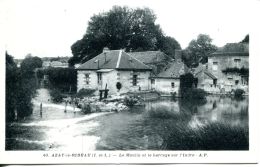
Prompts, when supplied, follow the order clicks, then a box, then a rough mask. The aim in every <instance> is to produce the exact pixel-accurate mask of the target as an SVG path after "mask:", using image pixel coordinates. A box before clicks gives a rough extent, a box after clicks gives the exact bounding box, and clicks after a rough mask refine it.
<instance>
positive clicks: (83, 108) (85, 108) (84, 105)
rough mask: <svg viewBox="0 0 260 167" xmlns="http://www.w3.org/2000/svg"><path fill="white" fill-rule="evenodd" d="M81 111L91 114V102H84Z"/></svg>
mask: <svg viewBox="0 0 260 167" xmlns="http://www.w3.org/2000/svg"><path fill="white" fill-rule="evenodd" d="M81 111H82V112H83V113H84V114H89V113H91V107H90V104H85V103H84V104H83V106H82V108H81Z"/></svg>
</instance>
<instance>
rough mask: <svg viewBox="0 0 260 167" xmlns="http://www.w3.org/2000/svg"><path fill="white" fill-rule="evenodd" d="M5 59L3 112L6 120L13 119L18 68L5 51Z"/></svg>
mask: <svg viewBox="0 0 260 167" xmlns="http://www.w3.org/2000/svg"><path fill="white" fill-rule="evenodd" d="M5 59H6V62H5V63H6V79H5V82H6V90H5V96H6V104H5V107H6V108H5V112H6V114H5V115H6V121H7V122H9V121H13V120H14V118H15V109H16V101H17V98H16V95H17V94H16V91H17V90H18V84H17V83H18V76H17V72H18V69H17V67H16V64H15V62H14V60H13V57H12V56H11V55H9V54H8V53H7V52H6V53H5Z"/></svg>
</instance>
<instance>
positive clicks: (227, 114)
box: [6, 96, 248, 152]
mask: <svg viewBox="0 0 260 167" xmlns="http://www.w3.org/2000/svg"><path fill="white" fill-rule="evenodd" d="M45 99H46V98H45ZM37 100H38V101H37ZM37 102H39V99H36V101H35V102H34V104H35V106H37V107H35V109H34V112H33V114H32V116H30V117H29V118H27V119H25V120H23V121H20V122H16V123H12V124H8V125H7V134H6V150H58V151H77V152H84V151H89V150H160V149H162V146H163V143H164V140H165V139H166V138H167V137H168V135H169V133H170V132H172V130H173V129H174V127H177V126H181V127H182V128H191V129H198V128H201V127H203V126H204V125H207V124H214V123H219V124H225V125H227V126H228V127H240V128H242V129H245V130H248V98H245V99H243V100H239V101H237V100H234V99H231V98H229V97H219V96H208V97H207V102H206V103H205V104H200V105H198V103H197V102H196V103H195V102H190V101H183V100H178V99H177V100H174V99H170V98H160V99H157V100H153V101H147V102H145V106H139V107H134V108H132V109H131V110H129V111H127V112H120V113H113V112H104V113H92V114H89V115H84V114H82V113H81V112H80V111H79V110H77V109H75V112H74V109H73V108H72V107H68V111H67V112H66V113H64V106H61V105H54V104H51V103H48V101H44V103H43V112H42V116H41V115H40V112H39V108H38V105H39V103H37Z"/></svg>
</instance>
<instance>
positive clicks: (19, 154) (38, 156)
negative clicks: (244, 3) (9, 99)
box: [0, 0, 260, 164]
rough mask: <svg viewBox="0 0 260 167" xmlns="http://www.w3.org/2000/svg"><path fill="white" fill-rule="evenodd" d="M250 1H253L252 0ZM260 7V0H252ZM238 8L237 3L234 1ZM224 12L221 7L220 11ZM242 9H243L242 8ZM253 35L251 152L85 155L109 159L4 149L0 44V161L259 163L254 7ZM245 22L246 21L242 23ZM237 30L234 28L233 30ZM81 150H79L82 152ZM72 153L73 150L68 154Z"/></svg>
mask: <svg viewBox="0 0 260 167" xmlns="http://www.w3.org/2000/svg"><path fill="white" fill-rule="evenodd" d="M250 2H251V1H250ZM252 3H255V4H256V5H258V8H259V7H260V5H259V4H260V1H257V0H256V1H252ZM234 7H235V4H234ZM220 11H221V10H220ZM241 12H243V11H241ZM251 12H252V13H251V14H252V15H251V18H248V19H250V20H252V21H251V25H248V26H250V27H251V31H250V32H249V34H250V58H249V59H250V87H249V92H250V95H249V129H250V130H249V140H250V142H249V145H250V149H249V151H90V152H84V153H85V154H87V153H91V154H97V155H98V154H113V155H117V156H112V157H110V158H104V157H103V158H99V157H63V158H62V157H54V158H53V157H44V154H46V153H47V154H49V155H52V154H57V153H60V154H62V153H64V154H66V152H58V151H54V152H49V151H5V115H4V114H5V112H4V111H5V100H4V99H5V84H4V83H5V82H4V81H5V50H3V48H4V47H2V46H1V50H0V51H1V52H0V53H1V62H0V63H1V66H0V69H1V75H0V78H1V80H2V84H1V85H0V87H1V101H0V107H1V112H0V164H64V163H65V164H66V163H68V164H72V163H73V164H74V163H75V164H84V163H87V164H99V163H101V164H104V163H109V164H119V163H135V164H142V163H155V164H158V163H159V164H161V163H259V155H260V152H259V141H260V137H259V127H260V126H259V125H260V124H259V122H260V120H259V119H260V116H259V113H260V107H259V102H260V94H259V93H260V91H259V86H260V82H259V76H260V75H259V72H260V26H259V23H258V22H259V18H258V17H259V16H260V12H259V11H256V10H255V9H252V11H251ZM241 24H243V23H241ZM234 31H235V30H234ZM79 153H80V152H79ZM127 153H132V154H133V153H136V154H140V155H143V154H153V153H156V154H158V153H161V154H180V153H186V154H189V153H191V154H196V155H198V154H200V153H201V154H207V157H196V158H180V157H179V158H174V157H170V158H169V157H167V158H164V157H160V158H156V157H153V156H152V157H139V158H138V157H137V158H127V157H119V154H127ZM68 154H72V153H68Z"/></svg>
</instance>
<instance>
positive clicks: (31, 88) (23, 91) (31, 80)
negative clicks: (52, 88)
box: [6, 53, 42, 122]
mask: <svg viewBox="0 0 260 167" xmlns="http://www.w3.org/2000/svg"><path fill="white" fill-rule="evenodd" d="M41 65H42V62H41V60H40V58H38V57H32V56H27V57H26V58H25V59H24V60H23V61H22V63H21V68H17V67H16V64H15V63H14V60H13V58H12V56H10V55H8V53H6V121H7V122H8V121H14V119H15V111H16V113H17V118H18V119H23V118H24V117H26V116H29V115H30V114H32V110H33V108H32V102H31V99H32V98H33V97H34V95H35V94H36V89H37V82H36V79H35V73H34V71H35V69H36V68H38V67H41Z"/></svg>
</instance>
